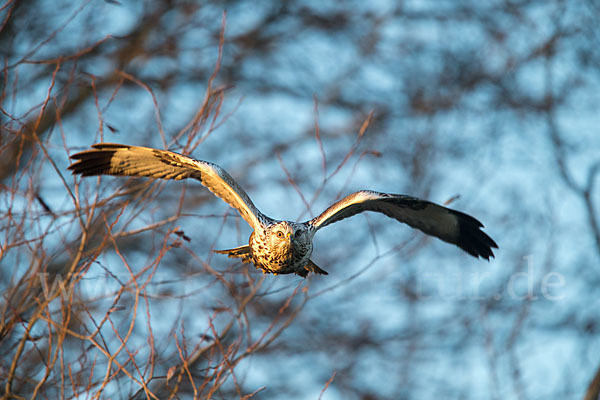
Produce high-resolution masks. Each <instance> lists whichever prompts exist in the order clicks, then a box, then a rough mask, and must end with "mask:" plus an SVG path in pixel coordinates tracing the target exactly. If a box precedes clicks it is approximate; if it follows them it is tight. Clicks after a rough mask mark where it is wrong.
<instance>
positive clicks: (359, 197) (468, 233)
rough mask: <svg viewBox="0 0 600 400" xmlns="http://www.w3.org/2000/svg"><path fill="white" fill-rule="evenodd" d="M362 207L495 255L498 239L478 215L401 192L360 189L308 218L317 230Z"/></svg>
mask: <svg viewBox="0 0 600 400" xmlns="http://www.w3.org/2000/svg"><path fill="white" fill-rule="evenodd" d="M363 211H376V212H380V213H383V214H385V215H387V216H388V217H391V218H394V219H396V220H398V221H400V222H404V223H405V224H407V225H409V226H411V227H413V228H417V229H419V230H420V231H422V232H425V233H426V234H428V235H432V236H435V237H438V238H440V239H442V240H443V241H445V242H448V243H452V244H455V245H457V246H458V247H460V248H461V249H463V250H464V251H466V252H467V253H469V254H471V255H472V256H474V257H482V258H485V259H487V260H489V259H490V257H494V253H493V251H492V248H498V245H497V244H496V242H494V241H493V240H492V238H491V237H489V236H488V235H486V234H485V232H483V231H482V230H481V229H480V228H483V225H482V224H481V222H479V221H478V220H476V219H475V218H473V217H471V216H470V215H467V214H465V213H462V212H460V211H456V210H452V209H450V208H446V207H442V206H440V205H438V204H435V203H432V202H430V201H427V200H421V199H418V198H416V197H411V196H405V195H401V194H389V193H379V192H374V191H371V190H361V191H360V192H356V193H352V194H351V195H348V196H346V197H344V198H343V199H341V200H340V201H338V202H337V203H334V204H332V205H331V206H330V207H329V208H328V209H327V210H325V211H323V213H321V215H319V216H317V217H316V218H313V219H312V220H310V221H307V223H308V224H309V225H312V226H313V227H314V229H315V231H316V230H319V229H321V228H323V227H324V226H327V225H329V224H332V223H334V222H337V221H340V220H342V219H344V218H348V217H351V216H353V215H356V214H358V213H361V212H363Z"/></svg>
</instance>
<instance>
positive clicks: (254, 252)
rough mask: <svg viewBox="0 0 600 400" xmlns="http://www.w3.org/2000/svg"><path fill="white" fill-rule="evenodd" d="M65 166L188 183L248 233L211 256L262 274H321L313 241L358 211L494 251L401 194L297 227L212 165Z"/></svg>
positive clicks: (124, 161) (348, 205)
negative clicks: (195, 183)
mask: <svg viewBox="0 0 600 400" xmlns="http://www.w3.org/2000/svg"><path fill="white" fill-rule="evenodd" d="M71 158H73V159H75V160H77V161H76V162H74V163H73V164H71V165H70V166H69V169H70V170H72V171H73V173H74V174H80V175H81V176H93V175H121V176H145V177H149V178H159V179H174V180H180V179H187V178H194V179H197V180H199V181H200V183H202V185H204V186H206V187H207V188H208V190H210V191H211V192H213V193H214V194H215V195H216V196H218V197H220V198H221V199H223V200H224V201H225V202H226V203H227V204H229V205H230V206H231V207H233V208H235V209H236V210H237V211H238V212H239V213H240V215H241V216H242V218H244V220H246V222H248V224H249V225H250V226H251V227H252V229H254V231H253V232H252V234H251V235H250V240H249V243H248V244H247V245H244V246H240V247H236V248H234V249H229V250H217V251H216V252H217V253H221V254H227V255H229V257H233V258H241V260H242V261H243V262H246V263H253V264H254V265H255V266H256V267H257V268H260V269H261V270H262V271H263V272H264V273H274V274H290V273H296V274H298V275H300V276H302V277H306V276H307V275H308V272H309V271H310V272H314V273H318V274H327V272H326V271H324V270H323V269H321V268H319V267H318V266H317V265H315V263H313V262H312V260H311V259H310V256H311V254H312V251H313V244H312V241H313V237H314V236H315V233H317V231H318V230H319V229H321V228H323V227H325V226H327V225H329V224H332V223H334V222H337V221H340V220H342V219H344V218H348V217H351V216H353V215H355V214H358V213H361V212H363V211H377V212H380V213H383V214H385V215H387V216H388V217H391V218H394V219H396V220H398V221H400V222H404V223H405V224H407V225H409V226H411V227H413V228H417V229H419V230H421V231H423V232H424V233H426V234H428V235H432V236H435V237H437V238H440V239H442V240H443V241H445V242H448V243H452V244H455V245H457V246H458V247H460V248H461V249H463V250H464V251H466V252H467V253H469V254H470V255H472V256H474V257H482V258H484V259H486V260H489V258H490V257H494V253H493V252H492V248H498V245H496V243H495V242H494V241H493V240H492V238H490V237H489V236H488V235H486V234H485V233H484V232H483V231H482V230H481V229H480V228H482V227H483V225H482V224H481V222H479V221H478V220H476V219H475V218H473V217H471V216H469V215H467V214H464V213H462V212H460V211H456V210H451V209H449V208H446V207H442V206H440V205H438V204H435V203H432V202H429V201H426V200H421V199H418V198H416V197H411V196H405V195H401V194H388V193H379V192H374V191H371V190H361V191H359V192H356V193H352V194H350V195H348V196H346V197H344V198H343V199H341V200H340V201H338V202H336V203H334V204H332V205H331V206H330V207H329V208H327V209H326V210H325V211H324V212H323V213H322V214H321V215H319V216H317V217H316V218H313V219H311V220H309V221H306V222H302V223H297V222H292V221H278V220H275V219H273V218H269V217H267V216H266V215H264V214H263V213H261V212H260V211H259V210H258V209H257V208H256V207H255V206H254V204H253V203H252V200H250V197H248V195H247V194H246V192H245V191H244V190H243V189H242V188H241V187H240V186H239V185H238V184H237V182H236V181H235V180H234V179H233V178H232V177H231V175H229V174H228V173H227V171H225V170H224V169H223V168H221V167H219V166H218V165H216V164H212V163H210V162H207V161H201V160H195V159H193V158H190V157H188V156H184V155H182V154H178V153H174V152H171V151H165V150H158V149H152V148H148V147H139V146H127V145H123V144H113V143H98V144H95V145H93V146H92V149H91V150H87V151H82V152H80V153H77V154H74V155H72V156H71Z"/></svg>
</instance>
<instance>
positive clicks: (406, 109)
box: [0, 0, 600, 399]
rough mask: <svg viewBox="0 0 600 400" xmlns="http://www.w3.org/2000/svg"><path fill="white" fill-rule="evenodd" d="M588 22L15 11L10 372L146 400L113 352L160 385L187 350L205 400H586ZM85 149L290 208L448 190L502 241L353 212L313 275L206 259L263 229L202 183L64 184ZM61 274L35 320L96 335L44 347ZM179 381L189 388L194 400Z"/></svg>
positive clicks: (329, 239)
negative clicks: (218, 340)
mask: <svg viewBox="0 0 600 400" xmlns="http://www.w3.org/2000/svg"><path fill="white" fill-rule="evenodd" d="M225 11H226V12H225ZM599 11H600V9H599V8H598V5H597V4H596V2H593V1H582V2H576V3H575V2H568V1H558V0H556V1H529V2H519V1H489V2H484V3H483V4H482V2H478V1H461V2H454V1H403V2H394V1H373V2H360V1H342V2H325V3H324V2H295V1H290V2H282V3H281V4H280V3H279V2H271V1H259V2H252V3H248V2H234V1H231V2H202V4H200V3H198V4H197V3H196V2H191V1H190V2H187V1H172V2H153V1H146V2H132V3H130V2H118V1H87V2H81V3H77V4H72V3H71V2H66V1H65V2H60V1H59V2H48V1H34V2H32V3H30V4H26V5H25V4H12V3H7V5H6V7H4V9H3V10H2V14H1V15H2V18H3V21H5V22H4V25H3V27H2V30H1V31H0V54H2V56H1V57H2V61H3V74H2V77H1V78H0V79H1V81H0V82H1V83H2V97H1V99H2V101H1V107H2V109H1V111H2V114H1V116H0V122H1V123H2V131H1V135H2V136H1V137H0V138H1V142H0V151H1V152H2V157H0V158H1V160H0V170H2V171H4V172H3V173H2V176H1V178H2V182H1V184H2V190H1V192H0V243H2V253H1V254H0V265H1V269H2V278H0V288H1V289H0V291H1V292H2V293H3V296H2V300H1V302H2V303H1V304H2V314H1V316H2V324H3V325H2V326H3V327H4V329H5V334H4V335H2V338H0V340H1V341H2V342H0V343H2V345H1V347H2V349H3V350H2V351H1V352H0V354H1V356H0V357H1V358H0V381H4V380H5V379H3V378H2V377H3V376H4V377H5V378H6V377H8V376H12V385H13V390H14V393H22V394H23V395H24V396H27V397H30V396H31V394H32V393H33V392H34V387H35V382H42V383H41V384H40V389H38V390H39V391H40V393H43V394H45V395H46V396H49V397H53V396H55V395H57V393H65V394H61V395H62V396H64V397H68V398H70V397H78V396H77V395H75V394H74V392H76V391H75V390H74V389H73V387H68V388H67V389H65V386H64V383H63V384H61V379H62V378H64V377H65V376H69V374H68V373H66V372H65V369H64V367H61V365H63V364H61V363H58V362H56V361H55V363H49V362H46V363H39V362H38V361H39V360H38V361H36V360H37V359H36V357H41V356H40V354H46V353H45V352H44V351H47V352H48V353H47V354H49V355H48V356H47V357H50V358H52V357H51V355H52V354H56V355H60V357H59V359H60V360H63V361H62V362H63V363H65V362H66V363H69V362H71V363H73V369H74V372H72V373H71V376H73V375H75V376H78V377H80V378H81V380H83V381H90V382H93V384H92V383H90V384H89V385H88V386H85V385H84V386H82V387H83V388H84V389H81V390H80V391H78V393H80V396H83V394H81V393H89V395H90V396H93V395H94V394H95V393H102V396H103V397H107V398H108V397H111V398H129V397H131V396H133V395H136V396H138V397H140V398H144V397H145V395H144V394H143V392H141V393H140V392H138V390H140V385H139V384H138V383H137V382H136V381H135V379H131V378H130V376H129V375H128V374H124V373H123V371H121V372H118V371H117V372H115V375H114V379H113V378H111V379H108V380H107V381H106V378H105V377H104V373H105V371H106V369H107V368H108V363H107V358H106V353H111V354H113V353H115V352H117V353H118V354H119V355H118V356H117V357H116V359H117V360H121V361H120V362H121V363H125V364H127V363H126V362H125V361H126V360H128V359H129V360H134V361H132V363H133V364H136V365H138V367H139V366H142V367H140V368H137V369H136V368H133V367H132V366H131V363H130V364H128V366H127V367H125V368H126V369H128V370H129V371H131V372H130V373H131V374H133V375H134V376H136V377H140V376H143V377H144V379H146V380H148V382H149V384H152V385H155V386H152V390H153V391H156V393H163V396H164V393H165V392H161V390H164V382H165V379H164V377H165V376H166V375H168V373H169V368H170V367H172V366H177V365H179V364H180V363H181V357H180V352H179V349H178V347H177V346H178V344H180V343H185V345H186V346H187V347H186V351H187V354H188V355H193V354H196V353H195V352H196V351H197V349H198V348H202V346H206V349H207V350H206V351H205V352H204V353H202V354H200V355H199V359H198V360H196V359H194V364H193V368H194V369H193V371H192V372H193V375H194V377H195V380H196V382H197V384H198V387H200V386H201V383H202V382H208V383H207V385H208V386H202V389H199V392H197V394H198V393H199V394H198V396H199V397H201V398H204V397H207V396H210V394H209V391H208V390H209V389H208V388H209V387H211V385H215V383H216V382H218V383H219V385H218V388H216V389H215V390H216V392H215V394H213V395H214V397H215V398H232V397H242V396H243V395H247V394H250V393H254V392H255V391H257V390H258V392H257V393H256V397H258V398H275V397H281V396H287V397H289V398H303V399H304V398H306V399H315V398H319V396H320V395H322V398H323V399H348V398H349V399H353V398H356V399H371V398H387V399H398V398H406V399H427V398H433V397H442V398H461V399H484V398H485V399H499V398H514V399H541V398H569V399H571V398H572V399H576V398H582V396H583V395H584V393H585V391H586V388H587V385H588V384H589V382H590V381H591V380H592V378H593V376H594V375H595V373H596V369H597V368H598V366H599V363H600V341H599V340H598V332H599V331H600V325H599V323H600V319H599V318H598V315H597V307H598V305H599V303H598V299H599V298H600V297H599V296H598V294H599V293H598V287H600V286H599V285H598V283H599V278H600V275H599V273H598V271H599V270H598V267H599V266H600V233H599V231H598V225H600V218H599V216H598V211H597V209H598V205H599V204H600V191H599V190H598V189H597V186H598V176H599V174H600V167H598V166H599V165H600V164H599V162H600V158H599V154H600V135H599V132H598V126H600V117H599V115H600V114H599V113H598V111H597V110H598V106H599V103H600V98H599V93H600V90H599V89H600V87H599V86H600V85H599V83H600V82H599V78H600V69H599V65H600V56H599V53H598V50H597V49H598V48H600V47H599V45H600V43H599V38H600V32H599V31H598V24H597V21H598V17H599V14H600V12H599ZM220 39H223V43H222V44H221V45H219V41H220ZM371 113H372V119H370V124H369V125H368V128H367V129H366V131H365V133H364V135H362V136H360V135H359V132H360V130H361V126H362V125H363V123H364V122H365V121H366V120H367V119H368V118H369V115H370V114H371ZM100 141H106V142H116V143H125V144H135V145H142V146H148V147H157V148H168V149H170V150H173V151H177V152H186V153H187V152H191V154H192V155H193V156H194V157H195V158H198V159H202V160H207V161H211V162H214V163H217V164H219V165H221V166H222V167H224V168H225V169H226V170H227V171H228V172H229V173H230V174H231V175H232V176H233V177H235V178H236V180H238V182H239V183H240V184H241V186H242V187H244V188H245V189H246V191H247V192H248V194H249V195H250V196H251V197H252V199H253V201H254V203H255V204H256V206H257V207H258V208H259V209H260V210H261V211H262V212H263V213H265V214H267V215H269V216H271V217H274V218H280V219H289V220H306V219H309V218H312V217H313V216H315V215H317V214H318V213H320V212H321V211H322V210H324V209H325V208H326V207H327V206H328V205H330V204H331V203H332V202H333V201H334V200H336V199H339V198H340V197H341V196H344V195H346V194H349V193H351V192H353V191H356V190H360V189H372V190H378V191H382V192H390V193H403V194H410V195H414V196H418V197H422V198H426V199H428V200H431V201H434V202H438V203H443V202H445V201H447V200H450V199H454V200H453V201H452V203H451V204H450V207H452V208H455V209H458V210H461V211H464V212H467V213H469V214H470V215H473V216H475V217H476V218H477V219H479V220H481V221H482V222H483V223H484V225H485V226H486V228H485V231H486V233H488V234H489V235H490V236H491V237H492V238H493V239H494V240H495V241H496V242H497V243H498V244H499V249H498V251H496V258H495V259H493V260H492V261H490V262H485V261H482V260H476V259H474V258H472V257H470V256H468V255H467V254H465V253H463V252H461V251H460V250H459V249H457V248H456V247H454V246H451V245H448V244H446V243H443V242H440V241H437V240H432V239H429V238H427V237H425V236H424V235H422V234H420V233H418V232H415V231H413V230H411V229H409V228H408V227H406V226H403V225H401V224H399V223H397V222H395V221H393V220H390V219H387V218H386V217H384V216H382V215H375V214H369V215H359V216H356V217H354V218H351V219H349V220H344V221H343V222H340V223H337V224H334V225H332V226H329V227H327V228H326V229H324V230H322V231H320V232H319V233H318V234H317V236H316V237H315V248H314V253H313V257H312V259H313V260H314V261H315V262H316V263H317V264H318V265H319V266H321V267H322V268H324V269H325V270H327V271H328V272H329V275H328V276H313V277H310V278H309V279H307V280H302V279H301V278H299V277H296V276H277V277H275V276H265V277H262V275H261V274H260V272H259V271H258V270H255V269H254V268H253V267H251V266H250V267H249V266H243V265H240V264H238V263H236V262H234V261H233V260H230V259H227V258H225V257H223V256H221V255H216V254H213V253H212V252H211V250H213V249H215V248H217V249H218V248H232V247H236V246H239V245H242V244H245V243H246V242H247V238H248V236H249V235H250V233H251V230H250V228H249V227H248V226H247V225H246V224H245V222H244V221H243V220H241V219H239V218H238V217H237V215H235V213H234V212H233V211H231V210H229V209H228V208H227V206H226V205H225V204H224V203H222V202H221V201H220V200H218V199H215V198H214V197H213V196H212V195H211V194H210V193H209V192H208V191H207V190H205V189H203V188H202V187H201V186H200V185H199V184H198V183H197V182H185V183H184V182H148V181H145V180H135V179H134V180H128V179H121V178H111V177H104V178H102V179H100V180H98V179H95V178H87V179H83V180H81V179H79V178H73V177H72V176H71V175H70V173H69V172H68V171H67V170H66V168H67V167H68V165H69V164H70V161H69V155H70V154H73V153H74V152H77V151H81V150H84V149H87V148H88V147H89V146H90V145H91V144H93V143H97V142H100ZM286 171H287V172H286ZM288 174H289V175H288ZM74 199H77V200H76V201H75V200H74ZM44 204H45V205H46V207H45V206H44ZM92 209H93V210H94V212H93V213H90V210H92ZM80 218H81V220H80ZM80 221H84V222H83V223H82V222H80ZM86 221H87V222H89V227H87V228H84V227H83V226H82V225H85V222H86ZM163 221H164V222H163ZM108 226H110V227H111V228H110V229H109V228H108ZM175 230H177V231H179V232H184V233H185V235H186V236H187V237H189V239H190V241H187V240H184V239H182V238H181V237H180V236H177V235H176V234H175V233H173V232H174V231H175ZM84 231H86V232H87V236H83V238H84V239H83V240H84V242H85V246H84V249H83V250H81V249H78V246H79V243H80V242H81V241H82V232H84ZM109 231H110V232H112V233H113V236H112V238H111V235H110V234H108V232H109ZM113 240H114V241H113ZM69 271H77V276H78V278H77V279H76V280H75V282H74V283H73V286H72V287H73V288H74V292H73V293H74V295H73V296H72V297H71V298H70V299H69V300H68V301H67V300H65V297H64V296H63V297H62V299H61V298H60V297H58V298H55V299H53V300H52V301H50V302H49V303H48V304H45V305H43V306H42V307H41V308H40V309H41V310H45V311H44V313H42V314H43V315H45V316H46V317H45V318H46V319H47V320H55V321H60V323H57V325H56V326H60V325H61V324H63V325H64V326H71V325H72V326H71V329H72V330H74V331H78V332H82V334H83V333H86V334H89V333H90V332H93V331H95V330H96V329H98V332H100V335H99V336H102V340H101V341H99V342H98V343H97V344H90V343H91V341H90V339H89V338H87V339H81V338H79V337H77V336H76V335H74V334H67V336H66V338H65V339H64V342H62V341H60V340H59V341H58V343H60V345H58V344H57V340H58V339H57V338H60V334H59V331H60V330H58V328H55V327H53V326H54V325H52V324H48V323H47V320H38V319H36V318H38V317H35V318H34V317H33V316H35V315H37V314H36V312H35V310H36V308H35V305H34V304H36V302H35V301H34V299H36V298H37V299H41V298H43V296H42V294H43V292H44V290H43V289H44V288H45V287H46V286H44V285H43V284H42V283H41V280H40V279H39V277H40V274H42V276H44V277H46V278H47V280H48V281H47V283H48V285H50V286H48V285H47V286H48V287H52V284H53V283H55V282H57V281H56V277H60V279H64V280H68V279H71V278H70V275H69ZM132 273H133V274H138V275H137V277H136V282H140V284H141V283H143V285H144V287H143V290H136V289H135V288H136V285H134V284H133V283H132V282H131V281H130V279H131V275H130V274H132ZM26 282H35V284H31V285H29V286H27V284H26ZM26 287H29V289H28V290H25V288H26ZM32 288H33V289H32ZM254 288H255V289H256V290H254ZM47 293H48V292H47V291H46V294H47ZM137 295H139V296H137ZM246 296H250V297H248V298H249V299H250V300H249V301H248V302H247V303H245V302H244V300H243V299H245V298H246ZM67 297H69V296H67ZM139 299H142V300H143V301H141V300H139ZM38 304H39V303H38ZM67 305H70V306H69V307H71V308H69V307H67ZM65 309H69V310H71V309H72V310H73V319H72V320H71V321H70V322H68V321H67V322H65V315H66V314H65V312H64V310H65ZM22 316H27V319H25V320H26V321H28V322H20V323H18V324H15V322H14V321H17V320H19V318H22ZM75 316H76V317H75ZM17 317H18V318H17ZM105 317H106V318H105ZM11 321H12V322H11ZM44 321H45V322H44ZM74 321H76V322H74ZM100 321H104V322H102V324H101V327H100V328H98V326H99V324H100ZM107 321H108V322H107ZM230 323H231V324H232V325H231V326H230V325H229V324H230ZM27 329H30V330H31V332H33V334H34V335H35V336H36V337H38V339H37V340H36V341H24V339H23V337H24V335H25V331H26V330H27ZM225 331H226V332H227V334H226V335H224V336H223V338H222V340H223V342H222V344H223V346H225V347H224V348H225V349H226V350H225V351H224V350H222V348H223V347H220V348H221V350H220V352H219V351H217V350H216V349H218V348H219V346H217V345H216V344H215V340H214V338H215V337H216V336H218V335H219V333H220V332H225ZM128 332H129V333H128ZM126 334H128V335H129V336H127V342H126V346H125V348H126V349H127V350H128V351H129V353H127V352H126V351H124V350H118V349H119V345H120V341H119V337H124V336H125V335H126ZM149 338H153V340H152V341H150V342H149ZM22 341H23V343H26V344H25V347H24V349H25V350H24V352H23V354H22V355H19V354H17V353H15V350H14V348H15V347H16V345H17V344H18V343H21V342H22ZM253 344H256V345H253ZM100 348H103V349H104V350H105V351H106V353H104V352H103V351H101V350H100ZM224 353H226V354H229V355H230V356H232V357H233V358H232V359H236V360H238V361H237V363H236V364H235V366H233V367H230V368H227V367H225V366H224V365H225V364H226V363H224V362H223V359H224V356H223V354H224ZM151 354H154V355H155V357H156V359H155V360H154V361H148V360H150V359H151V356H150V355H151ZM47 357H46V356H44V357H43V358H46V359H48V358H47ZM235 357H239V359H238V358H235ZM225 358H227V357H225ZM15 359H18V360H19V362H18V363H17V365H19V367H17V368H15V369H14V371H13V372H12V375H11V373H10V371H11V365H12V363H13V361H14V360H15ZM90 360H96V361H95V363H97V367H95V368H96V369H93V368H91V363H90ZM31 365H37V367H35V368H32V367H30V366H31ZM49 365H50V366H49ZM150 365H152V366H155V368H154V369H151V370H149V369H148V368H146V369H144V368H143V367H148V366H150ZM112 368H113V371H114V368H115V367H114V365H113V366H112ZM140 371H142V372H140ZM215 371H222V373H223V375H219V377H216V378H215V377H214V375H212V374H213V373H215ZM136 374H139V375H136ZM207 376H212V377H213V378H211V379H207V380H204V379H205V377H207ZM27 377H29V379H26V378H27ZM61 377H62V378H61ZM151 378H154V379H151ZM331 378H333V379H332V380H331V381H330V383H328V381H329V380H330V379H331ZM103 379H104V380H103ZM140 379H141V378H140ZM182 379H183V383H182V384H181V387H180V388H179V390H180V392H179V395H180V396H181V397H182V398H186V396H192V395H193V393H194V390H193V385H191V384H190V383H189V382H188V377H187V375H186V376H185V377H184V378H182ZM67 380H68V379H67ZM104 381H106V384H104V385H103V384H102V382H104ZM32 382H34V383H32ZM61 385H62V386H61ZM67 386H68V385H67ZM73 386H76V385H73ZM61 387H62V388H63V389H62V391H61V389H60V388H61ZM324 388H326V390H324ZM196 389H197V390H198V388H196ZM323 390H324V391H323ZM136 393H137V394H136ZM158 397H160V398H162V396H160V395H159V396H158Z"/></svg>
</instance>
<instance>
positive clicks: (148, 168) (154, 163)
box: [69, 143, 266, 228]
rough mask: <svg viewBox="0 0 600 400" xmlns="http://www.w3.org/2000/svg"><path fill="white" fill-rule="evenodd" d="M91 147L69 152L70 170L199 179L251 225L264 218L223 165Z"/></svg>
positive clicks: (111, 146) (140, 150) (165, 154)
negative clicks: (70, 153)
mask: <svg viewBox="0 0 600 400" xmlns="http://www.w3.org/2000/svg"><path fill="white" fill-rule="evenodd" d="M92 147H93V148H92V149H91V150H86V151H82V152H81V153H77V154H73V155H72V156H71V158H73V159H75V160H78V161H76V162H75V163H73V164H71V165H70V166H69V169H70V170H72V171H73V173H74V174H80V175H81V176H92V175H121V176H145V177H149V178H159V179H174V180H180V179H187V178H194V179H197V180H199V181H200V182H201V183H202V184H203V185H204V186H206V187H207V188H208V190H210V191H211V192H213V193H214V194H215V195H216V196H218V197H220V198H221V199H223V200H224V201H225V202H226V203H227V204H229V205H230V206H231V207H233V208H235V209H236V210H237V211H238V212H239V213H240V215H241V216H242V218H244V219H245V220H246V222H248V224H250V226H251V227H252V228H256V227H258V226H261V225H264V224H263V220H264V219H265V218H266V217H265V216H264V215H262V214H261V212H260V211H258V209H257V208H256V207H255V206H254V204H253V203H252V200H250V197H248V195H247V194H246V192H244V190H243V189H242V188H241V187H240V186H239V185H238V184H237V182H236V181H235V180H233V178H232V177H231V175H229V174H228V173H227V171H225V170H224V169H223V168H221V167H219V166H218V165H216V164H212V163H209V162H207V161H201V160H194V159H193V158H190V157H187V156H184V155H181V154H178V153H173V152H171V151H165V150H158V149H151V148H148V147H139V146H127V145H123V144H114V143H98V144H94V145H93V146H92Z"/></svg>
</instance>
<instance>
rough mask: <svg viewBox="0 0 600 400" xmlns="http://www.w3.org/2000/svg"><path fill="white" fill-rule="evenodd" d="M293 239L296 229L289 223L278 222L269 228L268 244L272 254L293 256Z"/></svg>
mask: <svg viewBox="0 0 600 400" xmlns="http://www.w3.org/2000/svg"><path fill="white" fill-rule="evenodd" d="M293 239H294V228H293V226H292V225H291V224H290V223H289V222H287V221H280V222H277V223H275V224H273V225H271V226H269V227H268V228H267V242H268V243H267V244H268V246H269V248H270V250H271V252H274V253H278V254H288V253H290V254H291V252H292V241H293Z"/></svg>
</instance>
